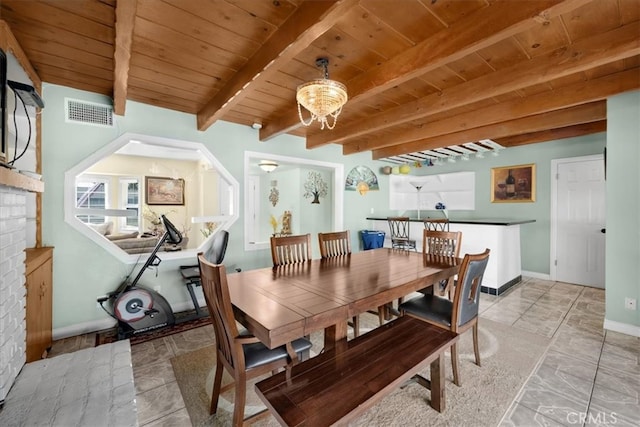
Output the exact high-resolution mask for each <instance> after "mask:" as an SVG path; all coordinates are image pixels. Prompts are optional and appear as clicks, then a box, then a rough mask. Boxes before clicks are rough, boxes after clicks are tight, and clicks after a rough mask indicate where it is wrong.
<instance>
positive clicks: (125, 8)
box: [113, 0, 138, 116]
mask: <svg viewBox="0 0 640 427" xmlns="http://www.w3.org/2000/svg"><path fill="white" fill-rule="evenodd" d="M137 8H138V0H118V1H117V3H116V42H115V49H114V52H113V62H114V67H113V112H114V113H115V114H117V115H119V116H124V111H125V108H126V106H127V88H128V86H129V84H128V83H129V66H130V63H131V43H132V42H133V29H134V27H135V19H136V9H137Z"/></svg>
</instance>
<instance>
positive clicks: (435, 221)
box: [424, 218, 449, 231]
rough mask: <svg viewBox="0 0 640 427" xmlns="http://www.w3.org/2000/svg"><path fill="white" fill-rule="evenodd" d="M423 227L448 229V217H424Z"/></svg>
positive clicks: (436, 229) (437, 229)
mask: <svg viewBox="0 0 640 427" xmlns="http://www.w3.org/2000/svg"><path fill="white" fill-rule="evenodd" d="M424 228H425V229H427V230H431V231H449V219H448V218H426V219H425V220H424Z"/></svg>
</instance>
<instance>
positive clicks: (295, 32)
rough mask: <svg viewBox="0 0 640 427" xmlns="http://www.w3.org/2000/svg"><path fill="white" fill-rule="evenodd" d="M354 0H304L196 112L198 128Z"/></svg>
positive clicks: (309, 40)
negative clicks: (306, 0)
mask: <svg viewBox="0 0 640 427" xmlns="http://www.w3.org/2000/svg"><path fill="white" fill-rule="evenodd" d="M357 4H358V0H340V1H337V0H331V1H313V2H304V3H303V4H301V5H300V7H299V8H298V9H297V10H296V11H295V13H294V14H293V15H291V17H289V19H287V21H286V22H285V23H284V24H283V25H282V26H281V27H280V28H279V29H278V30H277V31H276V32H275V33H274V34H273V35H272V36H271V37H270V38H269V40H268V41H267V42H266V43H265V44H264V45H263V46H262V48H260V49H259V50H258V51H257V52H256V54H255V55H254V56H253V57H251V58H250V59H249V61H247V63H246V64H245V65H244V67H242V69H241V70H240V71H238V72H237V73H236V74H235V75H234V76H233V78H232V79H231V80H230V81H229V83H228V84H226V85H225V86H224V87H223V88H222V89H220V91H218V93H217V94H216V95H215V96H214V97H213V98H212V99H211V100H210V101H209V102H208V103H207V105H205V106H204V108H202V110H200V111H199V112H198V130H201V131H204V130H206V129H207V128H208V127H209V126H211V125H212V124H213V123H214V122H215V121H216V120H218V119H220V118H221V117H222V116H223V115H224V114H225V113H226V112H227V111H228V110H229V109H231V108H232V107H233V106H234V105H236V104H237V103H238V102H239V101H240V100H242V99H243V98H244V97H245V96H246V94H247V92H248V91H247V90H246V89H247V88H249V86H250V85H252V84H253V83H256V82H261V81H264V80H266V79H267V78H268V77H269V75H270V73H273V72H276V71H277V70H278V68H280V67H281V66H282V64H286V63H287V62H289V61H291V60H292V59H293V58H294V57H295V56H296V55H298V54H299V53H300V52H301V51H303V50H304V49H306V48H307V46H308V45H309V44H311V43H312V42H313V41H314V40H315V39H317V38H318V37H320V36H321V35H322V34H324V33H325V32H326V31H327V30H329V29H330V28H331V27H332V26H333V25H334V24H335V21H336V20H337V19H338V18H339V17H340V16H341V15H343V14H344V13H346V12H347V11H348V10H349V9H350V8H352V7H354V6H355V5H357Z"/></svg>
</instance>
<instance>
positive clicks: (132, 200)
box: [118, 178, 140, 231]
mask: <svg viewBox="0 0 640 427" xmlns="http://www.w3.org/2000/svg"><path fill="white" fill-rule="evenodd" d="M118 208H119V209H125V210H127V211H132V212H135V215H134V216H126V217H124V218H120V229H121V230H126V231H140V180H139V179H138V178H120V206H118Z"/></svg>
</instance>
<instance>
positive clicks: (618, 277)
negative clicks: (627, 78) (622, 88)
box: [605, 91, 640, 330]
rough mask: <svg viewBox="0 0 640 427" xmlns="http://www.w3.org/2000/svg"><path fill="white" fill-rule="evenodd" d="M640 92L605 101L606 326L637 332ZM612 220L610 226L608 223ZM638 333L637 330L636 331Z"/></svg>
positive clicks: (639, 324) (639, 296)
mask: <svg viewBox="0 0 640 427" xmlns="http://www.w3.org/2000/svg"><path fill="white" fill-rule="evenodd" d="M638 165H640V91H636V92H630V93H625V94H622V95H618V96H614V97H612V98H610V99H609V100H608V101H607V247H606V253H607V256H606V283H607V287H606V315H605V318H606V319H607V321H613V322H620V323H624V324H627V325H635V326H637V327H640V311H639V310H637V309H636V310H635V311H631V310H625V308H624V300H625V298H626V297H628V298H635V299H636V302H640V262H639V261H640V168H639V167H638ZM613 218H615V220H612V219H613ZM639 330H640V329H639Z"/></svg>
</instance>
